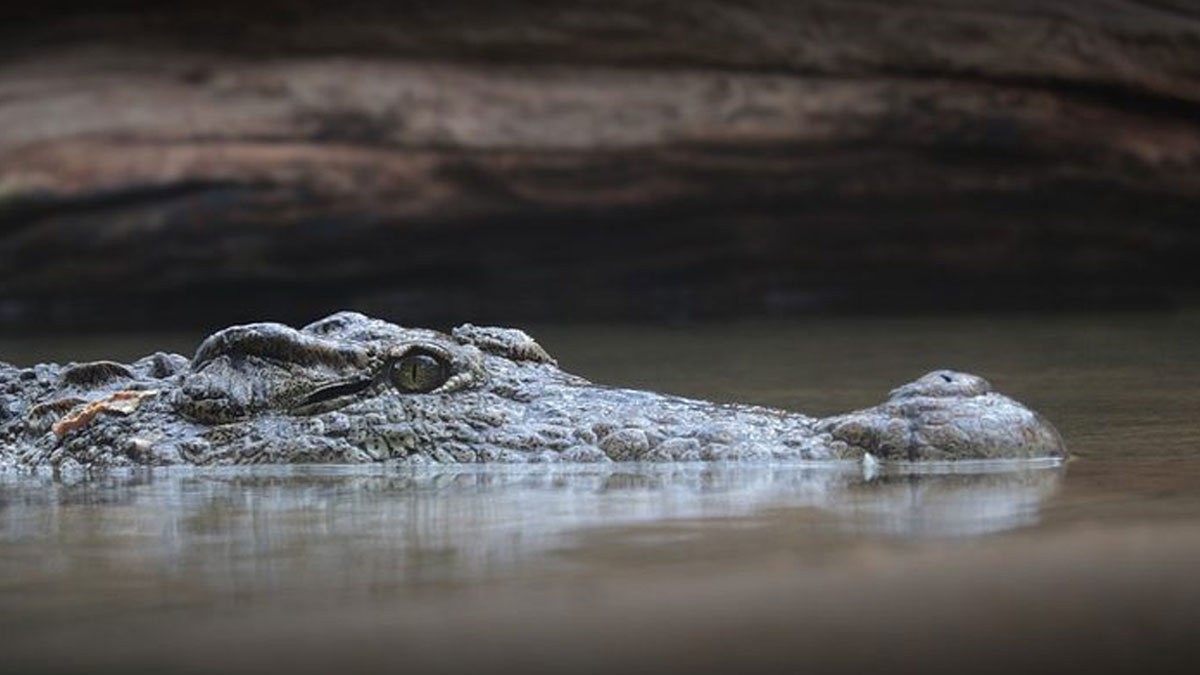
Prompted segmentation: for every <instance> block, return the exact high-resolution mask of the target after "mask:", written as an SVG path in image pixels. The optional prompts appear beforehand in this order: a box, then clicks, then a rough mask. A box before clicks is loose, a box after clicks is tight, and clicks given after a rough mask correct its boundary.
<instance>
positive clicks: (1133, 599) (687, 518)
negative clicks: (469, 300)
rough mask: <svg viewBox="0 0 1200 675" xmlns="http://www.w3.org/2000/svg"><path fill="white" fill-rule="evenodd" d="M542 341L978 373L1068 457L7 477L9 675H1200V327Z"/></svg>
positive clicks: (175, 344) (709, 329)
mask: <svg viewBox="0 0 1200 675" xmlns="http://www.w3.org/2000/svg"><path fill="white" fill-rule="evenodd" d="M531 332H533V333H534V334H535V335H536V336H537V337H538V338H539V339H540V341H541V342H542V343H543V345H544V346H546V347H547V348H548V349H549V350H550V352H551V353H552V354H554V355H555V356H557V357H558V359H559V361H560V363H562V364H563V365H564V367H566V368H568V369H569V370H572V371H574V372H577V373H579V374H582V375H585V376H587V377H590V378H592V379H593V380H596V381H600V382H606V383H614V384H622V385H627V386H636V387H642V388H650V389H657V390H662V391H669V392H673V393H679V394H684V395H690V396H699V397H703V398H709V399H716V400H738V401H746V402H754V403H761V404H767V405H774V406H780V407H788V408H796V409H800V410H803V411H805V412H809V413H813V414H829V413H833V412H838V411H843V410H848V409H851V408H855V407H861V406H866V405H870V404H873V403H875V402H877V401H878V400H880V398H882V396H883V395H884V394H885V393H886V391H887V390H888V389H889V388H890V387H892V386H894V385H896V384H899V383H902V382H904V381H907V380H909V379H911V378H913V377H915V376H916V375H919V374H921V373H923V372H925V371H927V370H930V369H933V368H937V367H953V368H958V369H962V370H969V371H973V372H978V373H980V374H984V375H985V376H987V377H989V379H991V380H992V382H993V384H995V385H996V386H997V388H999V389H1000V390H1001V391H1004V392H1005V393H1008V394H1010V395H1012V396H1014V397H1015V398H1017V399H1019V400H1022V401H1024V402H1026V403H1028V404H1029V405H1031V406H1032V407H1034V408H1035V409H1037V410H1039V411H1041V412H1042V413H1044V414H1045V415H1046V416H1047V417H1048V418H1049V419H1051V420H1052V421H1054V422H1055V423H1056V425H1057V426H1058V427H1059V429H1060V431H1061V432H1062V433H1063V436H1064V437H1065V438H1066V440H1067V443H1068V445H1069V447H1070V449H1071V451H1072V453H1073V455H1074V459H1072V460H1071V461H1070V462H1068V463H1066V464H1065V465H1057V464H1053V463H1047V464H1031V465H1020V466H1012V465H1004V464H999V465H995V464H993V465H973V466H971V467H959V468H958V470H955V471H947V470H945V469H944V467H943V468H939V467H931V468H927V469H908V470H885V471H883V472H881V473H878V474H872V473H866V474H864V472H863V469H862V467H860V466H847V465H829V466H809V465H794V464H793V465H786V464H771V465H683V464H676V465H617V466H607V467H597V466H584V465H574V466H571V465H567V466H531V467H512V466H508V467H478V466H472V467H451V468H446V469H435V468H426V469H421V470H397V469H380V468H344V467H269V468H263V469H255V470H253V471H250V470H229V469H224V470H219V471H218V470H209V471H196V470H158V471H134V472H122V473H111V474H105V475H99V476H94V477H91V478H89V479H73V480H69V481H61V480H55V479H54V478H53V477H51V476H25V477H14V476H7V477H3V478H0V672H112V671H121V672H123V673H130V672H147V673H151V672H154V673H158V672H205V671H214V672H233V671H245V672H261V671H263V670H286V671H290V672H297V673H299V672H328V671H331V670H359V669H374V670H392V671H395V670H401V669H403V670H407V671H415V672H430V671H433V670H454V671H472V672H478V671H481V670H482V671H492V670H512V671H521V672H527V673H528V672H563V671H565V670H575V671H598V670H605V671H614V670H617V671H626V670H643V669H644V670H662V669H672V668H680V669H682V668H687V669H690V670H693V671H704V670H711V671H721V672H729V671H735V672H743V671H764V672H786V671H788V670H795V669H798V668H801V667H803V668H805V669H813V670H816V671H818V672H859V671H861V670H862V669H868V668H877V669H878V668H889V669H894V668H895V667H896V664H905V665H906V666H910V667H912V668H913V669H916V668H920V669H924V670H935V671H936V670H956V671H963V670H970V671H971V672H1013V671H1014V670H1021V671H1030V670H1032V671H1039V670H1044V671H1049V670H1062V669H1073V668H1077V667H1082V666H1086V667H1088V668H1089V669H1091V670H1092V671H1094V672H1108V671H1116V670H1127V671H1128V672H1147V671H1148V670H1153V669H1158V670H1162V669H1165V668H1167V667H1168V666H1171V667H1177V668H1180V667H1182V666H1181V664H1183V666H1188V665H1190V666H1193V667H1194V665H1195V656H1196V655H1197V647H1196V645H1197V644H1200V643H1198V642H1197V638H1200V628H1198V626H1200V621H1198V620H1200V579H1198V578H1197V575H1196V570H1197V569H1198V568H1200V422H1198V421H1197V415H1198V413H1200V386H1198V384H1200V340H1197V337H1200V317H1198V316H1195V315H1187V314H1185V315H1152V314H1131V315H1105V316H1095V317H1086V316H1085V317H1081V316H1073V317H1063V318H1054V317H1047V316H1038V317H1031V318H1020V317H1012V316H1003V317H994V316H979V317H968V318H929V319H895V318H881V319H845V318H843V319H839V318H826V319H820V320H812V321H806V322H803V323H770V324H768V323H754V324H734V325H719V326H716V325H714V326H699V327H697V326H688V327H683V328H651V327H628V326H625V327H622V326H588V327H556V326H548V327H542V328H538V327H533V328H531ZM198 337H200V336H189V335H160V336H153V335H141V336H123V337H122V336H111V337H103V336H100V337H93V338H88V339H81V338H78V337H74V338H61V339H45V338H43V339H38V340H32V339H25V340H16V339H7V340H0V355H2V356H0V358H4V359H6V360H10V361H13V362H17V363H29V362H32V361H35V360H58V361H68V360H84V359H89V358H101V357H107V358H117V359H121V360H128V359H130V358H133V357H136V356H139V355H141V354H142V353H144V352H146V351H151V350H154V349H159V348H164V347H165V348H171V349H175V350H179V351H185V352H186V351H190V349H191V348H192V346H193V345H194V344H195V342H196V340H197V339H198ZM5 666H8V667H5ZM1184 670H1185V671H1186V670H1190V668H1184Z"/></svg>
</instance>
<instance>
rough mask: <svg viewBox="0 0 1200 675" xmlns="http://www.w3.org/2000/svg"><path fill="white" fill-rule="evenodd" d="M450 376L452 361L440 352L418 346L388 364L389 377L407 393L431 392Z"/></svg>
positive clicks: (398, 387)
mask: <svg viewBox="0 0 1200 675" xmlns="http://www.w3.org/2000/svg"><path fill="white" fill-rule="evenodd" d="M449 378H450V363H449V362H448V361H447V360H446V358H445V357H444V356H442V355H440V354H437V353H434V352H433V351H431V350H427V349H422V348H420V347H416V348H413V349H410V350H409V351H407V352H405V353H404V354H403V355H401V356H400V357H398V358H396V359H395V360H393V361H392V362H391V364H390V365H389V366H388V379H389V380H390V381H391V383H392V386H394V387H395V388H396V389H398V390H399V391H401V392H403V393H406V394H422V393H427V392H431V391H433V390H434V389H437V388H438V387H440V386H442V385H443V384H445V383H446V380H448V379H449Z"/></svg>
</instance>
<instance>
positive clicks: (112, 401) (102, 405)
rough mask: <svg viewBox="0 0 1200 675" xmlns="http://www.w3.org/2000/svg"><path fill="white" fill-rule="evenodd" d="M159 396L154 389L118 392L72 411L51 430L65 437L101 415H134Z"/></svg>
mask: <svg viewBox="0 0 1200 675" xmlns="http://www.w3.org/2000/svg"><path fill="white" fill-rule="evenodd" d="M157 395H158V391H157V390H153V389H151V390H143V391H118V392H116V393H114V394H112V395H111V396H109V397H108V398H104V399H100V400H99V401H93V402H91V403H88V404H87V405H85V406H83V407H80V408H76V409H74V410H72V411H71V412H70V413H68V414H67V415H66V416H65V417H63V418H62V419H60V420H59V421H57V422H55V423H54V426H52V427H51V428H50V429H51V431H53V432H54V433H55V434H57V435H59V436H63V435H66V434H68V433H70V432H72V431H75V430H77V429H82V428H83V427H85V426H87V425H89V424H91V423H92V421H94V420H95V419H96V418H97V417H98V416H99V415H100V414H101V413H109V414H115V415H132V414H133V412H134V411H135V410H137V409H138V406H139V405H141V403H142V401H143V400H144V399H147V398H149V397H151V396H157Z"/></svg>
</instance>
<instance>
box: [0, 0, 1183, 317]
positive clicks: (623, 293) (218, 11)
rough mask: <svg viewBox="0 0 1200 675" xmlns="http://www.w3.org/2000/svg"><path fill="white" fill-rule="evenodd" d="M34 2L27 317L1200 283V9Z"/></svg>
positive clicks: (972, 298) (817, 304) (959, 301)
mask: <svg viewBox="0 0 1200 675" xmlns="http://www.w3.org/2000/svg"><path fill="white" fill-rule="evenodd" d="M401 4H403V3H401ZM23 11H24V15H22V16H20V17H17V18H16V19H14V20H13V21H10V22H8V23H6V28H5V37H6V38H7V39H6V40H5V41H4V44H5V47H4V55H5V58H4V59H3V61H2V63H0V324H7V325H9V326H30V325H36V326H47V325H62V326H75V325H89V324H91V325H121V326H129V325H153V326H164V325H179V326H183V325H187V326H201V325H202V326H211V325H217V324H221V323H225V322H227V321H230V320H243V319H250V318H260V317H262V316H263V315H264V313H266V314H268V315H270V316H273V317H276V318H280V319H284V320H293V321H296V320H304V319H307V318H310V317H311V316H314V315H318V314H321V313H322V312H324V311H326V310H328V309H332V308H335V307H341V306H355V307H360V308H363V309H368V310H371V311H375V312H378V313H383V314H387V315H391V316H396V317H399V318H402V319H403V320H406V321H410V322H418V321H432V322H442V321H444V322H449V321H454V320H459V319H463V318H470V319H473V320H477V321H487V320H509V321H511V320H513V319H514V318H519V319H531V318H533V319H537V318H541V319H544V318H565V319H572V318H605V317H620V318H661V317H664V316H697V315H699V316H706V315H729V314H764V313H767V314H770V313H795V312H803V311H811V310H814V309H829V308H832V309H855V308H869V309H906V308H912V307H920V308H927V309H928V308H932V309H952V308H961V307H992V308H996V307H1014V308H1029V307H1061V306H1072V307H1078V306H1089V307H1090V306H1097V305H1099V306H1114V305H1135V306H1146V305H1154V306H1161V305H1163V304H1169V303H1179V302H1183V301H1186V300H1187V299H1188V298H1190V297H1192V295H1191V294H1194V291H1195V290H1196V288H1197V287H1198V286H1200V283H1198V282H1200V275H1198V274H1197V272H1196V270H1195V266H1194V265H1193V264H1192V260H1193V259H1194V258H1195V257H1196V254H1197V253H1200V234H1198V233H1197V228H1196V214H1197V213H1200V210H1198V209H1200V69H1198V68H1197V67H1196V65H1195V64H1197V63H1200V12H1198V11H1197V10H1196V9H1194V6H1193V5H1192V4H1190V3H1187V2H1183V1H1182V0H1179V1H1178V2H1170V1H1167V0H1159V1H1156V2H1118V1H1116V0H1113V1H1108V2H1082V1H1078V0H1056V1H1050V2H1032V1H1030V2H1023V1H1022V2H998V1H997V2H986V1H976V2H966V1H965V0H940V1H938V0H928V1H925V2H907V1H906V2H894V3H875V2H816V1H810V2H768V1H765V0H764V1H759V2H733V1H730V0H721V1H718V0H710V1H706V2H616V3H611V2H609V3H594V2H582V1H573V2H563V3H554V4H553V6H551V7H547V6H545V5H542V4H540V3H533V2H516V3H499V4H497V3H483V2H478V3H476V2H446V3H438V4H413V5H412V6H408V5H404V6H397V5H395V4H392V5H389V4H385V3H363V2H341V3H336V4H335V3H327V2H303V3H273V2H269V3H264V4H260V3H255V7H253V8H247V7H241V6H238V5H235V4H233V3H224V2H216V3H205V4H204V5H195V6H192V5H182V6H174V7H163V8H158V9H152V10H146V9H144V8H138V7H136V6H134V5H129V6H127V7H121V6H117V7H115V8H109V9H107V10H103V11H101V10H99V9H93V10H89V11H87V12H85V13H76V14H62V15H59V14H52V13H51V12H49V11H47V10H44V9H41V10H39V9H37V8H34V9H26V10H23Z"/></svg>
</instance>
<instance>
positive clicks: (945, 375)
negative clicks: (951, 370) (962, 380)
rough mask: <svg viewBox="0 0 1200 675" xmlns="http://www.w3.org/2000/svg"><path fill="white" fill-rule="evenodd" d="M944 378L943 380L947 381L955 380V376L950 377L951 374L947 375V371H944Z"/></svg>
mask: <svg viewBox="0 0 1200 675" xmlns="http://www.w3.org/2000/svg"><path fill="white" fill-rule="evenodd" d="M942 379H943V380H945V381H947V382H953V381H954V378H952V377H950V376H949V375H947V374H945V373H942Z"/></svg>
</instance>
